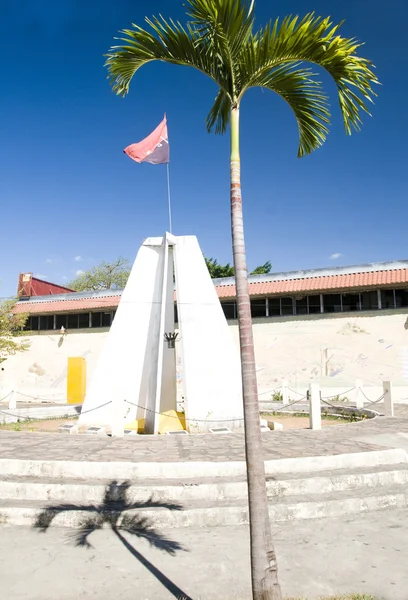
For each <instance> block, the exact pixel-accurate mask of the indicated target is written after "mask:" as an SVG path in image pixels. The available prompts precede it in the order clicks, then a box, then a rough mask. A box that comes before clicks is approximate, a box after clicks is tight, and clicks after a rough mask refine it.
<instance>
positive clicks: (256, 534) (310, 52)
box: [106, 0, 378, 600]
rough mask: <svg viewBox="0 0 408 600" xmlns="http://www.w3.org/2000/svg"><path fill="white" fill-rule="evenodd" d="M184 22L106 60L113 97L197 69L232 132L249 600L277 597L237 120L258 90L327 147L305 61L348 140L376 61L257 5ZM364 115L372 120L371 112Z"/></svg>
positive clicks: (323, 114) (212, 6)
mask: <svg viewBox="0 0 408 600" xmlns="http://www.w3.org/2000/svg"><path fill="white" fill-rule="evenodd" d="M187 7H188V12H187V16H188V18H189V21H188V23H187V24H186V25H183V24H181V23H180V22H178V21H177V22H175V21H174V20H172V19H170V20H166V19H165V18H163V17H162V16H159V17H152V18H151V19H148V18H146V22H147V25H148V26H149V28H150V29H143V28H142V27H139V26H138V25H133V27H132V29H125V30H124V31H122V32H121V36H122V37H120V38H119V41H120V43H121V45H119V46H113V47H112V48H111V49H110V51H109V53H108V54H107V61H106V66H107V68H108V71H109V77H110V82H111V85H112V88H113V90H114V91H115V92H116V93H117V94H118V95H120V96H125V95H126V94H127V93H128V91H129V86H130V82H131V80H132V78H133V77H134V75H135V74H136V72H137V71H138V70H139V69H140V68H141V67H142V66H144V65H145V64H147V63H149V62H151V61H154V60H158V61H163V62H167V63H170V64H175V65H183V66H190V67H193V68H195V69H198V70H199V71H201V72H202V73H204V74H205V75H207V76H208V77H210V78H211V79H212V81H214V83H215V84H216V85H217V87H218V93H217V95H216V97H215V101H214V104H213V106H212V108H211V110H210V112H209V114H208V117H207V129H208V131H211V130H213V129H215V132H216V133H218V134H222V133H225V132H226V130H227V128H228V125H229V126H230V136H231V156H230V176H231V223H232V247H233V257H234V267H235V274H236V289H237V303H238V324H239V337H240V347H241V362H242V387H243V398H244V416H245V447H246V460H247V478H248V497H249V515H250V529H251V565H252V587H253V598H254V599H255V600H264V599H266V598H268V599H272V600H280V598H281V591H280V587H279V583H278V578H277V566H276V557H275V552H274V549H273V544H272V537H271V529H270V524H269V516H268V504H267V495H266V489H265V471H264V464H263V460H262V447H261V434H260V430H259V406H258V396H257V381H256V373H255V353H254V343H253V335H252V321H251V305H250V299H249V293H248V280H247V266H246V256H245V244H244V228H243V214H242V196H241V173H240V145H239V131H240V128H239V119H240V105H241V100H242V98H243V97H244V95H245V93H246V92H247V91H248V90H249V89H250V88H253V87H261V88H265V89H268V90H271V91H272V92H275V93H277V94H278V95H279V96H281V97H282V98H283V99H284V100H286V102H287V103H288V104H289V107H290V108H291V109H292V111H293V113H294V115H295V118H296V120H297V124H298V129H299V138H300V141H299V150H298V156H299V157H301V156H304V155H306V154H309V153H310V152H312V151H313V150H315V149H317V148H318V147H319V146H321V145H322V144H323V142H324V141H325V139H326V136H327V134H328V125H329V122H330V109H329V104H328V98H327V96H326V95H325V93H324V91H323V88H322V85H321V82H320V81H318V79H317V78H316V74H315V73H314V72H313V70H312V69H311V67H310V66H308V64H307V63H311V64H314V65H317V66H320V67H322V68H323V69H324V70H325V71H327V72H328V73H329V74H330V75H331V77H332V78H333V80H334V82H335V84H336V86H337V92H338V99H339V103H340V109H341V112H342V115H343V121H344V126H345V130H346V133H347V134H350V133H351V132H352V130H359V129H360V126H361V115H362V113H363V112H365V113H368V109H367V103H368V102H372V99H373V96H375V93H374V91H373V84H376V83H378V80H377V78H376V76H375V75H374V73H373V71H372V64H371V62H370V61H369V60H367V59H366V58H361V57H360V56H358V55H357V51H358V49H359V48H360V47H361V43H359V42H358V41H356V40H355V39H354V38H345V37H342V36H340V34H339V29H340V26H341V24H338V25H333V24H332V22H331V20H330V17H327V18H322V17H319V16H316V15H315V14H313V13H311V14H307V15H306V16H305V17H303V18H299V17H297V16H289V17H285V18H284V19H283V20H282V21H279V19H276V20H275V21H271V22H269V23H268V24H267V25H266V26H265V27H261V28H260V29H257V30H256V29H255V28H254V0H251V1H250V2H249V0H187ZM368 114H369V113H368Z"/></svg>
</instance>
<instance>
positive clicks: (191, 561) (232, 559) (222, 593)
mask: <svg viewBox="0 0 408 600" xmlns="http://www.w3.org/2000/svg"><path fill="white" fill-rule="evenodd" d="M272 528H273V536H274V544H275V548H276V552H277V557H278V568H279V578H280V581H281V584H282V591H283V594H284V597H285V598H308V600H318V599H321V598H322V597H325V596H340V595H341V594H346V593H358V592H359V593H360V594H363V593H366V594H371V595H373V596H375V597H376V598H378V599H380V598H381V600H406V599H407V590H408V570H407V568H406V547H407V544H408V521H407V519H406V509H392V510H385V511H381V512H375V513H370V514H357V515H352V516H349V517H341V518H336V519H325V520H322V521H319V523H318V525H316V522H315V521H295V522H287V523H274V524H272ZM157 531H158V534H159V535H160V536H161V538H162V539H167V540H171V541H173V542H174V543H176V544H178V545H179V548H180V549H179V550H177V551H175V553H174V554H173V555H172V554H170V553H167V552H165V551H160V549H158V548H157V547H156V548H155V547H153V546H151V545H150V544H149V543H148V540H146V539H143V537H142V536H140V537H137V536H134V535H129V534H127V533H125V534H124V537H125V538H126V540H125V541H126V542H127V545H125V544H124V543H123V542H122V541H121V540H120V539H118V538H117V536H116V535H115V534H114V533H113V531H111V530H110V529H108V528H106V529H101V530H98V531H95V532H94V533H92V534H91V535H90V536H89V543H90V544H91V547H90V548H81V547H78V546H77V544H76V542H75V535H76V533H77V531H76V530H72V529H62V528H50V529H48V531H47V532H46V533H45V534H44V533H39V532H38V530H35V529H32V528H28V527H8V526H4V527H2V528H1V535H0V564H1V568H2V576H1V581H0V590H1V597H2V598H4V599H6V598H7V599H8V598H10V600H11V599H12V600H56V599H58V600H74V599H75V600H77V599H78V600H89V599H90V598H92V599H93V600H106V599H108V598H115V600H175V598H185V599H186V600H248V598H250V597H251V592H250V572H249V540H248V528H247V526H245V525H242V526H241V527H221V528H218V529H214V528H190V529H179V530H174V529H172V530H165V529H163V530H162V529H158V530H157Z"/></svg>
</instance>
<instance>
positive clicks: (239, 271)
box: [230, 106, 282, 600]
mask: <svg viewBox="0 0 408 600" xmlns="http://www.w3.org/2000/svg"><path fill="white" fill-rule="evenodd" d="M230 169H231V227H232V250H233V256H234V267H235V282H236V290H237V305H238V328H239V341H240V349H241V365H242V392H243V400H244V418H245V455H246V464H247V482H248V508H249V526H250V544H251V575H252V595H253V600H281V598H282V594H281V590H280V586H279V582H278V571H277V563H276V555H275V550H274V547H273V543H272V535H271V526H270V522H269V513H268V498H267V494H266V483H265V465H264V461H263V455H262V439H261V429H260V423H259V404H258V386H257V381H256V369H255V350H254V340H253V333H252V318H251V304H250V299H249V290H248V271H247V264H246V254H245V241H244V224H243V214H242V196H241V165H240V152H239V106H237V107H234V108H232V110H231V164H230Z"/></svg>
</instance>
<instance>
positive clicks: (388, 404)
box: [383, 381, 394, 417]
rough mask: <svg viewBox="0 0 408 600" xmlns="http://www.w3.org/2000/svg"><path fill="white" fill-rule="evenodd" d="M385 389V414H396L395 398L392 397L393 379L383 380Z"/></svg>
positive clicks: (391, 415)
mask: <svg viewBox="0 0 408 600" xmlns="http://www.w3.org/2000/svg"><path fill="white" fill-rule="evenodd" d="M383 390H384V414H385V416H386V417H393V416H394V400H393V398H392V383H391V381H383Z"/></svg>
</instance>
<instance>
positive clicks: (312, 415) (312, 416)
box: [308, 383, 322, 430]
mask: <svg viewBox="0 0 408 600" xmlns="http://www.w3.org/2000/svg"><path fill="white" fill-rule="evenodd" d="M308 395H309V420H310V429H317V430H319V429H321V428H322V411H321V406H320V386H319V384H318V383H310V384H309V394H308Z"/></svg>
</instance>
